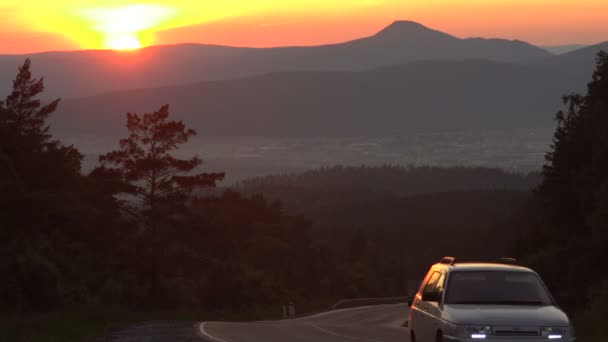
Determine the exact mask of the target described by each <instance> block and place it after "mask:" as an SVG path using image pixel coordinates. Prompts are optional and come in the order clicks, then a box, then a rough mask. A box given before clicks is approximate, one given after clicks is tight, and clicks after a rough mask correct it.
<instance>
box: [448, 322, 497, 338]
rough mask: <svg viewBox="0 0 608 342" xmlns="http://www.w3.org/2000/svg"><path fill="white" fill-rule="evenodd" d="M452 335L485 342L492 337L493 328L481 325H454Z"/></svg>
mask: <svg viewBox="0 0 608 342" xmlns="http://www.w3.org/2000/svg"><path fill="white" fill-rule="evenodd" d="M451 328H452V329H451V330H452V331H451V334H450V335H453V336H455V337H462V338H472V339H475V340H485V339H486V338H488V337H489V336H490V335H492V327H490V326H479V325H454V326H452V327H451Z"/></svg>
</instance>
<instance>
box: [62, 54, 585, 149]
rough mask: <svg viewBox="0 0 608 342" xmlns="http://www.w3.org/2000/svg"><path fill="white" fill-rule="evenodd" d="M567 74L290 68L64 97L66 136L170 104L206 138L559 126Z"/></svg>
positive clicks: (455, 64) (482, 68)
mask: <svg viewBox="0 0 608 342" xmlns="http://www.w3.org/2000/svg"><path fill="white" fill-rule="evenodd" d="M583 87H584V83H583V82H580V83H578V84H577V83H573V81H572V78H571V77H570V75H567V74H561V73H552V72H545V71H539V70H537V69H533V68H530V67H525V66H519V65H514V64H508V63H502V62H492V61H486V60H468V61H426V62H413V63H409V64H406V65H401V66H393V67H384V68H379V69H374V70H369V71H364V72H283V73H272V74H267V75H262V76H255V77H250V78H246V79H240V80H225V81H209V82H202V83H196V84H192V85H184V86H176V87H164V88H151V89H139V90H131V91H123V92H115V93H109V94H104V95H98V96H93V97H87V98H82V99H76V100H66V101H63V102H62V104H61V107H60V109H59V112H58V114H57V115H56V116H55V122H54V123H53V129H54V131H55V132H56V133H58V134H59V135H60V136H74V135H79V136H81V137H87V136H112V137H116V136H121V135H124V127H123V126H124V121H125V113H126V112H128V111H136V112H144V111H146V112H149V111H153V110H156V109H158V108H159V107H160V106H161V105H162V104H166V103H169V104H170V105H171V112H172V115H173V116H174V117H175V118H177V119H182V120H184V121H185V122H186V123H187V124H188V125H189V126H191V127H193V128H195V129H196V130H198V131H199V133H200V134H201V135H202V136H224V137H225V136H360V135H367V136H370V135H381V134H402V133H406V132H412V131H419V130H478V129H504V128H530V127H553V125H554V122H553V117H554V114H555V113H556V112H557V110H558V109H560V108H561V103H560V96H561V95H562V94H565V93H569V92H572V91H580V90H582V89H583Z"/></svg>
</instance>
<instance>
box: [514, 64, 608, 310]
mask: <svg viewBox="0 0 608 342" xmlns="http://www.w3.org/2000/svg"><path fill="white" fill-rule="evenodd" d="M564 103H565V104H566V105H567V110H566V111H565V112H563V111H562V112H559V113H558V114H557V116H556V119H557V123H558V126H557V130H556V132H555V136H554V139H553V145H552V150H551V152H549V153H548V154H547V163H546V165H545V167H544V169H543V180H542V183H541V184H540V186H539V187H538V188H537V190H536V192H535V194H536V196H535V202H534V203H531V204H530V210H528V211H527V212H525V213H524V214H522V216H525V220H526V221H527V222H529V224H528V225H529V226H530V227H531V233H530V234H529V235H528V236H527V237H526V239H525V240H523V241H522V246H521V248H520V253H521V254H522V255H526V256H528V261H529V262H530V264H532V265H534V266H535V267H537V268H538V269H540V270H541V271H542V272H543V273H544V274H545V275H546V277H547V279H548V280H549V282H550V283H551V286H552V287H554V288H556V290H557V291H559V292H565V293H570V294H572V298H570V300H569V303H568V304H569V305H570V306H571V307H572V308H573V309H581V308H582V307H584V306H585V305H587V304H593V303H598V302H600V300H599V298H600V297H604V298H606V296H607V295H608V283H607V282H608V278H607V277H606V272H605V270H606V268H605V266H602V265H604V264H605V263H604V261H605V260H606V257H607V256H608V254H607V251H608V249H607V248H606V246H607V243H608V238H607V237H608V215H607V213H608V205H607V203H608V54H607V53H606V52H601V53H599V55H598V56H597V65H596V69H595V72H594V73H593V78H592V80H591V82H590V83H589V85H588V90H587V94H586V95H584V96H583V95H578V94H572V95H568V96H564ZM598 267H600V269H598Z"/></svg>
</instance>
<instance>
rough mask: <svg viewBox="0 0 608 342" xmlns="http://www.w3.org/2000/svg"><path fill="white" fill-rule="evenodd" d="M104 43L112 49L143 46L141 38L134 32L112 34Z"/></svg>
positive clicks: (129, 48) (131, 48)
mask: <svg viewBox="0 0 608 342" xmlns="http://www.w3.org/2000/svg"><path fill="white" fill-rule="evenodd" d="M104 45H105V47H107V48H109V49H112V50H133V49H139V48H141V47H142V45H141V42H140V41H139V39H138V38H137V37H136V36H135V35H133V34H121V35H118V36H111V37H109V38H108V39H106V40H105V42H104Z"/></svg>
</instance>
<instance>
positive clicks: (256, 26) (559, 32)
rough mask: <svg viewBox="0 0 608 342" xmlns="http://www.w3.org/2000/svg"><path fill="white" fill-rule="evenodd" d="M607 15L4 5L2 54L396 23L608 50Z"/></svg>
mask: <svg viewBox="0 0 608 342" xmlns="http://www.w3.org/2000/svg"><path fill="white" fill-rule="evenodd" d="M26 3H27V6H26ZM605 13H608V3H607V2H606V1H604V0H483V1H482V0H460V1H454V0H411V1H403V0H331V1H326V0H293V1H279V0H257V1H256V0H231V1H194V0H173V1H169V0H154V1H151V0H149V1H146V0H140V1H131V0H121V1H119V0H105V1H102V0H85V1H72V0H56V1H47V0H28V1H27V2H25V1H21V0H2V1H1V2H0V19H2V20H0V46H2V47H3V48H2V49H3V51H0V53H22V52H32V51H47V50H62V49H68V50H73V49H102V48H106V49H125V48H129V49H133V48H137V47H141V46H148V45H155V44H175V43H185V42H192V43H210V44H222V45H240V46H253V47H266V46H277V45H317V44H325V43H334V42H341V41H345V40H350V39H356V38H360V37H363V36H369V35H372V34H374V33H375V32H377V31H378V30H380V29H382V28H383V27H385V26H387V25H388V24H390V23H391V22H392V21H394V20H413V21H417V22H420V23H422V24H424V25H426V26H429V27H431V28H435V29H438V30H441V31H444V32H448V33H450V34H453V35H455V36H458V37H471V36H475V37H477V36H481V37H500V38H507V39H520V40H525V41H528V42H531V43H533V44H538V45H557V44H569V43H583V44H592V43H597V42H600V41H604V40H608V22H607V21H606V20H605Z"/></svg>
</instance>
